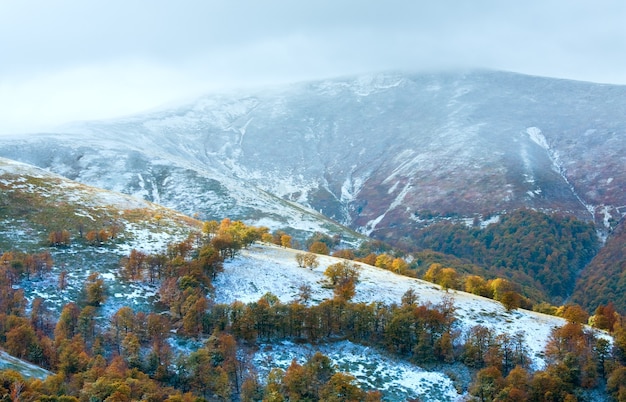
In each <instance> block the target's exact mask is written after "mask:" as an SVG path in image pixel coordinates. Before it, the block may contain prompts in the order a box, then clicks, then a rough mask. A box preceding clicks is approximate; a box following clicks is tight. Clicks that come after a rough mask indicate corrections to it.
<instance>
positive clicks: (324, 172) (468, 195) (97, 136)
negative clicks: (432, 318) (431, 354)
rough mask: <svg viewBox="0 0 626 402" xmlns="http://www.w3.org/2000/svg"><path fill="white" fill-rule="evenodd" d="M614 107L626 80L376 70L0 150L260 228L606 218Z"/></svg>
mask: <svg viewBox="0 0 626 402" xmlns="http://www.w3.org/2000/svg"><path fill="white" fill-rule="evenodd" d="M625 111H626V87H623V86H614V85H600V84H592V83H586V82H575V81H568V80H559V79H551V78H541V77H533V76H525V75H520V74H513V73H506V72H495V71H468V72H455V73H453V72H450V73H439V74H407V73H384V74H374V75H366V76H358V77H350V78H343V79H334V80H325V81H316V82H305V83H299V84H293V85H288V86H284V87H279V88H273V89H266V90H258V91H248V92H233V93H229V94H221V95H208V96H205V97H203V98H201V99H198V100H197V101H196V102H194V103H191V104H188V105H184V106H180V107H177V108H171V109H167V110H162V111H156V112H151V113H147V114H142V115H138V116H133V117H129V118H123V119H117V120H112V121H98V122H85V123H79V124H74V125H71V126H68V127H66V128H65V129H63V130H60V131H59V132H58V133H53V134H39V135H29V136H19V137H13V138H6V137H5V138H0V155H2V156H5V157H10V158H14V159H17V160H21V161H24V162H28V163H31V164H34V165H37V166H40V167H42V168H45V169H48V170H51V171H54V172H56V173H59V174H62V175H64V176H66V177H68V178H71V179H74V180H77V181H80V182H83V183H88V184H91V185H95V186H98V187H102V188H107V189H112V190H116V191H121V192H124V193H128V194H133V195H136V196H140V197H143V198H145V199H148V200H151V201H154V202H157V203H161V204H163V205H166V206H168V207H171V208H175V209H177V210H179V211H181V212H184V213H187V214H190V215H193V214H196V215H197V216H199V217H200V218H202V219H207V218H211V219H214V218H220V217H223V216H226V215H228V216H231V217H233V218H237V219H244V220H246V221H249V222H251V223H256V224H265V225H267V226H270V227H272V228H276V227H302V228H303V229H304V230H305V231H312V230H318V229H321V228H320V227H319V224H318V223H314V222H319V215H316V214H315V213H314V211H319V212H321V213H323V214H324V215H325V216H326V217H328V218H331V219H333V220H335V221H338V222H340V223H341V224H344V225H347V226H349V227H351V228H352V229H354V230H357V231H359V232H361V233H365V234H371V235H373V236H375V237H378V238H383V239H384V238H387V239H391V240H397V239H399V238H401V237H404V236H407V234H408V233H410V232H411V231H412V230H414V229H415V228H417V227H420V225H421V224H423V223H424V222H425V221H430V220H432V219H433V218H437V217H466V218H472V219H473V218H478V219H486V218H488V217H489V216H490V215H493V214H498V213H501V212H503V211H510V210H513V209H517V208H519V207H530V208H535V209H540V210H545V211H563V212H566V213H568V214H573V215H575V216H577V217H579V218H582V219H585V220H594V221H595V222H596V223H598V224H599V225H600V226H601V227H603V228H608V227H610V226H611V225H614V223H615V222H616V221H617V220H619V218H620V217H621V216H623V215H624V214H625V213H626V209H624V205H626V193H625V192H624V191H623V188H626V169H624V166H625V165H626V163H625V162H624V159H623V155H624V154H625V151H626V140H625V137H624V132H625V131H626V121H624V119H623V115H624V112H625ZM297 222H300V223H297ZM323 225H326V226H327V228H326V229H328V228H329V227H330V226H331V225H332V224H331V223H329V222H326V223H324V224H323ZM333 230H339V231H340V229H338V228H336V227H335V229H333Z"/></svg>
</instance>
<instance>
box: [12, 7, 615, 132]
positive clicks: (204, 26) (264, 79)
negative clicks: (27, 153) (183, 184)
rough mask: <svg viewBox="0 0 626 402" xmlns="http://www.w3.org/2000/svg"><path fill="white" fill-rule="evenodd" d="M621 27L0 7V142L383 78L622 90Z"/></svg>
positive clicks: (571, 16) (528, 19)
mask: <svg viewBox="0 0 626 402" xmlns="http://www.w3.org/2000/svg"><path fill="white" fill-rule="evenodd" d="M625 22H626V1H623V0H587V1H578V0H559V1H556V0H522V1H514V0H510V1H508V0H455V1H452V0H428V1H422V0H381V1H374V0H332V1H330V0H328V1H327V0H310V1H309V0H248V1H244V0H224V1H214V0H195V1H192V0H167V1H165V0H142V1H140V0H106V1H97V0H94V1H88V0H54V1H51V0H39V1H37V0H0V134H2V133H5V134H6V133H11V132H27V131H36V130H44V129H46V128H49V127H51V126H53V125H56V124H60V123H64V122H67V121H71V120H83V119H94V118H109V117H114V116H118V115H126V114H131V113H135V112H139V111H142V110H146V109H151V108H154V107H158V106H159V105H162V104H165V103H171V102H175V101H178V100H181V99H191V98H193V97H195V96H199V95H200V94H203V93H207V92H211V91H216V90H223V89H228V88H242V87H244V88H245V87H249V86H263V85H269V84H276V83H284V82H291V81H300V80H307V79H316V78H327V77H333V76H345V75H351V74H357V73H367V72H377V71H384V70H409V71H421V70H429V71H432V70H437V69H450V68H457V67H461V68H471V67H480V68H491V69H499V70H508V71H515V72H520V73H526V74H532V75H542V76H550V77H559V78H569V79H577V80H585V81H594V82H602V83H614V84H626V28H625V25H626V23H625Z"/></svg>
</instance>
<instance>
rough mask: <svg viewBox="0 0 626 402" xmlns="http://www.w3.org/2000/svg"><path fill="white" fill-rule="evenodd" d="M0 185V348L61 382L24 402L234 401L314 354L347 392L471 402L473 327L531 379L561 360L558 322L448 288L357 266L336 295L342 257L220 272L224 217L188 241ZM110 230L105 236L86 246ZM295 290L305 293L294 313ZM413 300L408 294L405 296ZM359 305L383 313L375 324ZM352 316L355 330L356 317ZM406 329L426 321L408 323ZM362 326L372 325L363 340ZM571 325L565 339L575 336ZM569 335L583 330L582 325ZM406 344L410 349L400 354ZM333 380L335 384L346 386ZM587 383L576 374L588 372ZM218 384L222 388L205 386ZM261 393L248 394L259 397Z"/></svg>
mask: <svg viewBox="0 0 626 402" xmlns="http://www.w3.org/2000/svg"><path fill="white" fill-rule="evenodd" d="M0 185H1V186H2V192H1V193H0V194H2V199H1V203H0V205H1V209H0V211H1V212H2V215H1V216H0V218H1V219H2V231H0V244H2V245H3V246H2V247H3V248H4V253H3V254H2V256H1V258H2V261H7V262H8V264H4V265H2V266H1V267H0V268H2V270H3V272H4V274H7V275H3V276H2V281H0V285H2V292H0V295H1V297H0V305H1V306H2V308H3V309H2V312H0V314H2V322H3V325H4V326H2V327H0V329H1V330H2V331H3V334H4V337H3V338H1V341H2V342H3V343H4V345H5V347H7V348H9V349H10V350H12V351H14V352H15V353H16V354H18V355H20V357H26V358H29V359H31V360H33V361H37V362H41V363H42V364H47V365H50V366H51V368H53V369H55V370H58V371H59V372H60V373H61V374H62V375H61V376H60V377H57V376H48V377H47V379H46V380H44V384H45V386H43V387H41V386H39V385H37V384H38V383H30V382H28V383H26V384H25V385H24V384H23V385H24V386H25V388H24V389H25V390H27V391H28V392H39V393H40V394H42V395H46V394H45V392H47V390H50V389H56V388H55V387H59V382H58V381H63V380H62V379H63V378H65V379H66V381H67V382H66V383H63V384H65V385H63V387H64V388H60V389H59V390H58V391H56V392H64V393H65V392H67V393H68V394H71V395H79V393H80V395H94V394H98V395H105V396H108V395H112V394H114V391H115V392H121V393H127V394H128V395H144V394H145V393H146V392H150V393H151V394H150V395H153V397H154V398H155V399H156V400H165V398H166V396H165V395H172V394H173V393H174V392H179V394H178V395H180V390H181V389H182V390H183V392H184V390H185V389H187V390H193V392H194V394H195V395H204V396H207V395H218V393H219V395H231V394H232V395H235V394H236V393H238V392H242V393H243V386H242V381H243V382H246V381H247V383H248V384H250V383H251V381H252V382H254V381H257V380H255V378H257V377H255V376H256V374H257V373H258V380H259V381H262V382H263V384H267V383H269V382H271V381H270V378H271V377H272V376H273V375H276V373H277V372H276V371H272V370H271V369H272V368H276V367H278V368H282V369H283V370H285V372H286V373H289V372H290V370H297V369H298V368H297V367H298V364H302V365H304V366H306V365H307V364H310V363H308V362H307V359H312V357H311V356H314V357H315V356H318V355H316V354H315V353H316V352H318V351H323V353H324V354H325V355H327V356H328V357H329V358H330V360H329V362H331V363H332V364H333V367H338V368H340V369H341V370H342V371H346V372H348V373H352V375H354V377H355V380H354V381H355V384H359V385H360V386H362V387H363V388H365V389H367V390H371V391H373V390H381V391H382V392H383V393H382V396H383V397H384V400H391V401H396V400H398V401H399V400H407V399H408V398H414V397H419V398H421V399H423V400H450V401H452V400H461V399H462V398H464V397H466V396H467V393H468V392H475V391H472V390H468V387H470V384H473V381H474V380H473V379H472V373H473V372H474V373H475V371H476V370H478V368H480V367H481V365H482V364H484V363H483V362H482V360H481V359H482V358H478V357H471V356H469V355H468V353H469V352H468V351H469V350H470V349H469V348H470V346H468V345H469V343H470V341H471V340H472V339H473V337H474V335H473V334H474V332H473V331H484V332H486V333H488V334H490V335H489V337H490V338H489V339H491V340H490V344H489V345H488V346H489V350H491V351H492V352H493V353H496V351H497V352H498V353H500V352H503V351H504V350H507V351H509V352H511V353H514V355H515V356H518V357H517V358H516V359H521V360H520V362H521V363H522V364H523V365H524V367H526V369H527V370H529V371H531V370H532V371H533V372H534V371H536V372H537V373H539V374H536V375H544V374H540V373H542V371H539V370H541V369H544V368H546V367H548V368H549V367H550V365H551V364H552V363H553V360H554V359H555V358H556V359H557V361H558V358H557V357H556V356H555V355H554V354H549V356H550V359H547V358H546V354H545V353H546V352H545V351H544V350H545V348H546V346H547V345H549V344H550V339H551V338H552V337H553V336H555V335H554V334H553V330H554V328H555V327H559V326H562V325H564V324H566V321H564V320H563V319H561V318H556V317H552V316H546V315H542V314H537V313H532V312H528V311H523V310H512V311H507V310H505V309H504V307H503V306H502V305H501V304H500V303H497V302H494V301H492V300H489V299H484V298H481V297H477V296H474V295H470V294H465V293H463V292H456V291H450V292H446V291H444V290H442V289H441V288H440V287H439V286H437V285H434V284H431V283H428V282H424V281H420V280H416V279H413V278H407V277H403V276H399V275H396V274H393V273H391V272H389V271H385V270H381V269H378V268H375V267H371V266H368V265H365V264H359V265H358V272H359V280H358V282H357V283H356V287H355V293H354V297H351V296H349V294H348V299H342V298H339V297H337V293H336V288H335V289H334V290H333V289H331V288H332V286H330V284H329V280H328V278H327V275H325V274H324V271H325V270H326V268H327V267H328V266H330V265H333V264H336V263H344V262H345V261H344V260H340V259H336V258H334V257H328V256H318V259H319V265H318V266H317V267H315V268H313V269H308V268H300V267H298V264H297V262H296V258H295V256H296V253H298V251H296V250H292V249H286V248H280V247H276V246H272V245H268V244H261V243H255V244H251V245H250V246H249V247H248V248H247V249H243V250H241V251H240V253H239V254H236V255H235V256H234V258H232V259H227V260H226V261H224V262H223V271H222V269H221V268H220V267H222V262H221V261H219V260H217V259H215V257H216V256H217V255H218V251H219V253H221V252H222V251H224V250H225V249H222V248H220V249H217V248H216V247H218V244H223V242H224V239H225V237H224V233H226V232H224V233H222V232H220V231H221V230H228V229H229V228H232V229H233V230H240V229H241V228H242V226H241V225H239V224H238V223H234V222H231V221H229V220H224V221H222V223H221V224H219V225H217V226H216V227H215V228H214V229H212V230H214V233H213V232H212V233H213V234H212V235H210V236H194V237H192V238H191V240H185V238H186V236H187V235H188V234H189V233H194V232H196V231H198V230H199V229H200V225H199V224H198V222H197V221H194V220H192V219H190V218H187V217H185V216H183V215H180V214H179V213H177V212H174V211H171V210H168V209H166V208H163V207H160V206H158V205H155V204H152V203H149V202H146V201H142V200H136V199H134V198H132V197H129V196H125V195H122V194H117V193H113V192H110V191H105V190H98V189H96V188H93V187H88V186H85V185H83V184H78V183H75V182H72V181H70V180H67V179H64V178H62V177H60V176H57V175H54V174H51V173H49V172H46V171H42V170H40V169H38V168H34V167H32V166H27V165H24V164H21V163H17V162H13V161H10V160H6V159H1V160H0ZM114 226H115V227H116V228H117V229H116V230H115V235H114V236H113V235H110V236H105V237H103V238H101V239H100V240H93V239H92V238H90V237H89V236H88V233H90V232H92V231H93V230H98V229H100V228H103V227H105V228H106V229H105V230H106V231H112V228H113V227H114ZM50 231H55V232H56V231H67V232H69V233H70V241H69V242H65V241H63V242H61V243H59V244H51V237H50V236H49V233H50ZM81 233H82V235H81ZM231 233H235V232H231ZM205 234H207V233H205ZM90 239H91V240H90ZM168 243H171V244H169V246H168ZM131 249H138V250H142V251H143V252H145V253H146V255H145V258H147V259H149V258H150V255H149V254H152V253H156V254H158V255H159V257H158V258H159V261H160V262H159V264H160V266H159V267H156V268H157V269H158V274H155V275H154V276H152V275H153V274H150V275H149V274H148V268H147V266H144V268H141V269H142V270H145V272H144V271H140V272H138V273H129V272H130V271H128V270H129V269H130V268H129V267H130V266H131V265H132V264H131V262H130V260H131V257H129V259H128V260H125V262H124V260H121V258H122V257H127V256H129V253H130V250H131ZM18 251H27V252H29V253H40V252H43V253H45V252H46V251H48V252H50V254H51V256H52V258H53V260H54V262H53V264H52V265H51V266H48V269H47V270H46V269H43V270H40V271H35V272H30V271H29V268H28V267H30V265H29V264H27V263H26V261H27V258H28V256H25V257H24V258H23V259H22V260H21V259H20V258H21V257H20V255H18V254H19V253H18ZM33 255H34V254H33ZM135 255H136V256H137V254H135ZM225 255H228V254H225ZM18 257H19V258H18ZM35 257H36V258H38V257H37V256H36V255H35ZM22 261H24V263H22ZM155 261H156V260H155ZM44 268H45V267H44ZM63 272H65V273H66V275H65V276H64V275H63ZM8 274H10V275H8ZM61 277H64V280H63V281H61V279H60V278H61ZM7 281H13V283H9V282H7ZM62 282H63V283H62ZM303 285H306V286H308V289H309V295H308V297H307V299H308V301H306V302H305V303H304V304H300V302H299V301H298V300H300V298H301V297H302V286H303ZM94 289H95V291H97V293H95V296H96V298H94V297H93V296H94ZM409 290H412V292H413V293H412V294H413V295H414V298H413V299H411V300H410V301H407V300H408V299H406V295H407V294H409V293H410V292H408V291H409ZM21 298H23V299H24V303H22V302H20V299H21ZM17 302H19V303H17ZM16 303H17V304H16ZM26 305H28V309H29V310H28V311H29V314H30V316H27V315H26V311H27V310H26ZM368 311H369V312H372V313H373V312H374V311H378V312H377V313H376V315H378V316H379V318H378V319H376V318H375V316H368V314H369V313H367V312H368ZM294 312H298V313H297V314H294ZM316 314H320V315H319V316H316ZM355 314H356V315H355ZM359 314H361V315H362V316H360V318H358V319H359V320H360V321H350V320H351V319H352V320H356V319H357V317H359ZM353 315H354V316H353ZM72 317H73V318H72ZM315 317H317V319H316V318H315ZM350 317H352V318H350ZM371 319H374V321H372V322H371V323H369V324H366V323H367V322H368V320H371ZM413 319H417V320H423V321H416V322H415V324H412V322H413V321H412V320H413ZM376 320H380V321H379V322H378V324H374V322H376ZM55 322H56V324H54V323H55ZM281 322H282V324H281ZM287 322H289V325H288V326H286V325H285V323H287ZM357 322H360V323H361V324H358V325H357ZM418 322H419V323H420V325H423V326H424V327H423V328H424V330H425V331H428V332H423V333H422V335H421V336H417V335H418V334H417V333H415V332H413V331H415V330H417V327H416V326H415V325H417V323H418ZM350 323H352V324H350ZM296 324H297V325H296ZM283 325H285V326H283ZM294 325H296V326H299V327H300V330H299V332H298V330H296V326H294ZM359 325H365V327H361V330H359V331H356V329H357V327H359ZM476 325H480V326H479V327H475V326H476ZM568 325H570V330H571V327H572V326H574V324H568ZM31 326H32V328H31ZM367 328H370V329H367ZM476 328H478V329H476ZM575 328H579V331H581V334H582V327H575ZM396 331H406V332H398V334H402V333H404V334H406V337H405V336H404V335H397V336H396ZM121 334H124V335H121ZM426 335H428V337H426V338H424V339H422V338H423V337H424V336H426ZM568 336H571V335H568ZM586 336H587V337H588V339H590V340H593V341H594V342H595V339H596V337H598V338H597V339H605V338H606V335H603V334H600V333H591V332H589V333H587V335H586ZM408 339H413V340H412V341H410V342H416V344H415V346H412V345H410V344H409V345H408V346H409V347H408V348H407V342H409V341H407V340H408ZM446 339H447V341H446ZM18 340H19V341H18ZM453 340H454V341H453ZM21 342H30V344H29V345H28V347H24V346H22V343H21ZM446 342H448V343H446ZM592 343H593V342H592ZM418 346H419V347H418ZM500 348H503V349H500ZM506 348H512V349H506ZM207 353H208V354H209V355H208V356H214V357H212V358H211V359H209V360H208V361H209V362H211V361H215V362H217V363H211V364H208V363H207V362H206V361H205V360H203V359H205V358H206V356H207ZM216 353H218V354H216ZM507 353H508V352H507ZM215 356H220V357H219V358H216V357H215ZM229 356H230V357H229ZM494 358H495V361H498V360H502V363H501V364H502V370H504V371H503V372H504V373H508V372H509V371H510V370H511V369H512V368H513V366H511V362H510V361H508V360H507V359H501V358H500V357H497V355H494V357H492V358H491V359H492V360H490V361H492V362H493V361H494V360H493V359H494ZM594 358H595V357H594ZM155 359H156V360H155ZM161 359H162V360H161ZM215 359H217V360H215ZM222 359H224V360H222ZM230 359H234V360H230ZM293 359H295V360H296V363H294V362H293V361H292V360H293ZM318 359H320V357H318ZM298 361H299V362H300V363H297V362H298ZM168 362H169V363H168ZM235 362H236V364H235ZM420 362H421V363H424V364H427V365H428V369H424V368H422V367H421V366H420V364H417V363H420ZM462 362H469V363H468V364H470V366H471V367H473V368H468V367H465V366H463V364H462ZM435 363H436V364H435ZM204 364H208V366H204ZM472 365H474V366H472ZM17 367H18V368H19V369H20V370H28V371H23V373H24V375H25V376H33V375H34V376H37V377H46V376H47V373H46V372H45V371H43V372H34V371H32V367H31V368H29V366H27V365H23V364H19V365H18V366H17ZM181 367H183V368H185V370H183V369H181ZM131 369H132V370H131ZM133 370H134V371H133ZM142 370H143V371H142ZM332 370H336V368H333V369H332ZM272 373H273V374H272ZM342 375H343V374H342ZM342 375H339V374H338V377H336V380H337V381H339V379H343V380H342V381H347V380H346V379H347V378H351V377H342ZM545 375H551V374H545ZM591 375H592V374H590V373H587V371H583V372H582V374H581V378H594V377H591ZM529 376H530V374H529ZM288 378H289V376H288V375H285V377H284V381H287V380H288ZM529 378H530V377H529ZM218 380H219V381H222V382H221V383H214V382H213V381H218ZM244 380H245V381H244ZM349 381H352V380H349ZM11 384H13V385H11V386H12V387H14V386H15V383H11ZM105 384H106V385H105ZM219 384H222V385H219ZM224 384H226V385H224ZM131 385H132V387H131ZM264 386H265V385H260V383H259V385H256V387H257V389H258V390H262V388H263V387H264ZM269 386H270V385H267V387H269ZM36 387H39V388H36ZM167 387H174V388H176V389H177V390H178V391H173V390H172V389H171V388H167ZM472 387H474V385H472ZM472 389H474V388H472ZM570 391H571V390H570V389H569V388H568V389H566V390H564V391H563V392H564V393H567V392H570ZM259 392H260V391H259ZM265 392H269V391H265ZM355 392H356V391H355ZM212 393H215V394H212ZM564 395H565V394H564ZM215 398H217V397H215ZM101 399H102V400H104V399H106V398H105V397H104V396H103V397H102V398H101Z"/></svg>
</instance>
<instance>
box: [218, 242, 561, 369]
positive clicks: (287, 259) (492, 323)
mask: <svg viewBox="0 0 626 402" xmlns="http://www.w3.org/2000/svg"><path fill="white" fill-rule="evenodd" d="M299 252H300V251H297V250H292V249H286V248H281V247H277V246H274V245H269V244H263V245H261V244H256V245H253V246H252V247H251V248H250V249H248V250H243V251H242V253H241V255H240V256H239V257H237V258H235V259H234V260H230V261H227V262H226V263H225V264H224V272H223V273H222V274H220V275H219V276H218V278H217V279H216V280H215V282H214V285H215V289H216V294H215V299H216V301H217V302H219V303H231V302H233V301H235V300H239V301H242V302H244V303H249V302H253V301H257V300H259V299H260V298H261V296H263V295H264V294H265V293H267V292H271V293H273V294H275V295H276V296H278V298H279V299H280V300H281V301H282V302H284V303H288V302H290V301H292V300H294V299H295V298H297V296H298V288H299V287H300V286H301V285H303V284H308V285H309V286H311V288H312V300H313V302H320V301H322V300H324V299H330V298H332V290H331V289H327V288H324V287H323V286H322V285H323V284H324V282H325V277H324V271H325V270H326V268H327V267H328V266H329V265H330V264H333V263H335V262H337V261H340V260H339V259H336V258H334V257H329V256H318V260H319V263H320V264H319V266H318V267H317V268H315V269H307V268H300V267H298V264H297V262H296V259H295V255H296V254H297V253H299ZM358 265H360V267H361V281H360V283H359V284H358V285H357V287H356V296H355V297H354V299H353V301H355V302H366V303H369V302H373V301H382V302H385V303H397V304H399V303H400V299H401V297H402V295H403V294H404V293H405V292H406V291H407V290H408V289H411V288H412V289H413V290H414V291H415V293H416V294H417V295H418V296H419V301H420V302H421V303H426V302H430V303H433V304H437V303H440V302H441V301H442V300H443V298H444V297H449V298H451V299H452V300H453V301H454V305H455V307H456V315H457V318H458V319H459V324H460V325H461V329H463V330H468V329H470V328H471V327H473V326H475V325H478V324H480V325H483V326H485V327H488V328H491V329H493V330H495V331H496V332H497V333H504V332H506V333H508V334H516V333H518V332H521V333H523V335H524V339H525V340H526V344H527V346H528V348H529V351H530V355H531V357H532V358H533V362H534V365H535V368H537V369H541V368H543V367H544V365H545V362H544V360H543V358H542V355H543V350H544V348H545V345H546V342H547V339H548V336H549V334H550V331H551V330H552V329H553V328H554V327H560V326H563V325H564V324H565V323H566V321H565V320H563V319H562V318H559V317H554V316H550V315H546V314H540V313H535V312H532V311H527V310H514V311H511V312H507V311H506V310H505V309H504V307H503V306H502V304H500V303H499V302H496V301H494V300H490V299H487V298H484V297H480V296H476V295H473V294H469V293H465V292H460V291H449V292H445V291H443V290H442V289H441V288H440V287H439V286H438V285H435V284H433V283H430V282H425V281H422V280H419V279H415V278H409V277H406V276H402V275H397V274H394V273H393V272H390V271H387V270H384V269H380V268H376V267H372V266H370V265H366V264H358Z"/></svg>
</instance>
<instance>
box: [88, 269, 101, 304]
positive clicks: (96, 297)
mask: <svg viewBox="0 0 626 402" xmlns="http://www.w3.org/2000/svg"><path fill="white" fill-rule="evenodd" d="M85 294H86V302H87V304H88V305H90V306H95V307H99V306H100V305H101V304H102V303H104V301H105V299H106V289H105V286H104V279H102V277H101V276H100V274H99V273H98V272H93V273H91V274H90V275H89V276H88V277H87V282H86V284H85Z"/></svg>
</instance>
